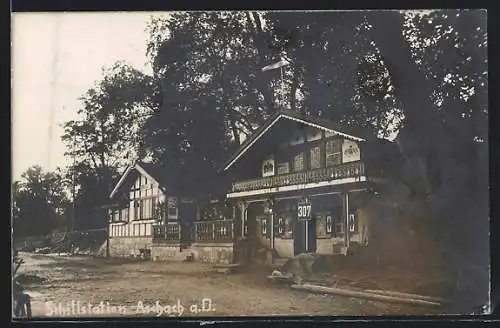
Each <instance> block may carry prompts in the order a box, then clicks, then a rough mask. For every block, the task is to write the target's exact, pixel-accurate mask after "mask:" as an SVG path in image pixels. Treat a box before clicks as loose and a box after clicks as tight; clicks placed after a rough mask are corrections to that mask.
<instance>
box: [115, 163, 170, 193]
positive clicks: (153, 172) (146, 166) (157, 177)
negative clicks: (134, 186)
mask: <svg viewBox="0 0 500 328" xmlns="http://www.w3.org/2000/svg"><path fill="white" fill-rule="evenodd" d="M134 170H137V171H138V172H139V173H140V174H142V175H145V176H146V177H147V178H148V179H150V180H153V181H155V182H156V183H158V185H159V186H160V188H161V187H163V186H164V185H165V181H163V179H162V175H161V172H160V170H159V169H158V167H157V166H156V165H154V164H152V163H144V162H140V161H137V162H136V163H134V164H133V165H131V166H129V167H128V168H127V169H126V170H125V172H124V173H123V174H122V176H121V177H120V180H118V183H117V184H116V185H115V187H114V188H113V191H111V194H110V195H109V198H113V197H114V196H115V194H116V193H117V192H118V190H119V189H120V187H121V186H122V185H123V183H124V182H125V181H126V179H127V177H128V175H129V174H130V173H131V172H132V171H134Z"/></svg>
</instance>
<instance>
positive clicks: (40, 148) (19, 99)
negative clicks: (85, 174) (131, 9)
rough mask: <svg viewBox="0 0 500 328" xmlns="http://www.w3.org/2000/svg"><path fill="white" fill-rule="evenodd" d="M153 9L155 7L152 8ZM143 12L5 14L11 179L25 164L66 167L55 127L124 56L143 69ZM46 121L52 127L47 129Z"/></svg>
mask: <svg viewBox="0 0 500 328" xmlns="http://www.w3.org/2000/svg"><path fill="white" fill-rule="evenodd" d="M155 15H159V13H155ZM150 16H151V13H16V14H13V18H12V63H13V64H12V65H13V67H12V99H13V102H12V133H13V136H12V137H13V138H12V139H13V140H12V152H13V153H12V168H13V172H12V174H13V178H14V179H17V178H19V177H20V175H21V173H22V172H23V171H25V170H26V169H27V168H28V167H30V166H31V165H35V164H38V165H40V166H42V168H44V169H46V170H54V169H55V168H56V167H58V166H59V167H64V166H66V161H67V159H65V158H64V155H63V154H64V151H65V149H64V145H63V144H62V142H61V140H60V137H61V134H62V128H61V127H60V125H61V124H62V123H63V122H65V121H67V120H70V119H73V118H75V116H76V111H77V110H78V107H79V101H78V98H79V97H80V96H81V95H83V93H84V92H85V91H86V90H87V89H88V88H90V87H91V86H92V85H93V83H94V82H95V81H96V80H98V79H100V78H101V77H102V71H101V69H102V67H103V66H110V65H111V64H113V63H114V62H115V61H117V60H124V61H126V62H127V63H129V64H131V65H133V66H134V67H135V68H137V69H140V70H142V71H144V72H146V73H151V69H150V66H149V65H147V64H146V62H147V60H146V55H145V53H146V39H147V34H146V32H145V27H146V24H147V22H148V21H149V19H150ZM51 127H52V129H51Z"/></svg>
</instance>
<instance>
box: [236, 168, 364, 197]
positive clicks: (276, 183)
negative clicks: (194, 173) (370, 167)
mask: <svg viewBox="0 0 500 328" xmlns="http://www.w3.org/2000/svg"><path fill="white" fill-rule="evenodd" d="M364 174H365V165H364V163H362V162H352V163H345V164H340V165H337V166H333V167H326V168H321V169H316V170H311V171H304V172H294V173H288V174H281V175H275V176H272V177H266V178H260V179H252V180H245V181H237V182H235V183H233V192H238V191H249V190H258V189H266V188H275V187H284V186H290V185H296V184H305V183H314V182H321V181H330V180H336V179H343V178H353V177H359V176H363V175H364Z"/></svg>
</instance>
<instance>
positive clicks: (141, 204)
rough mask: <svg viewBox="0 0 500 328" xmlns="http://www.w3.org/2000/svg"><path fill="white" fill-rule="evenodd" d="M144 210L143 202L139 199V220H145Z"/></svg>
mask: <svg viewBox="0 0 500 328" xmlns="http://www.w3.org/2000/svg"><path fill="white" fill-rule="evenodd" d="M145 209H146V206H145V200H144V199H141V201H140V202H139V217H140V220H144V219H145V218H146V213H145V211H144V210H145Z"/></svg>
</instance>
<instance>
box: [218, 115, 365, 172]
mask: <svg viewBox="0 0 500 328" xmlns="http://www.w3.org/2000/svg"><path fill="white" fill-rule="evenodd" d="M282 118H285V119H289V120H292V121H295V122H299V123H302V124H305V125H308V126H311V127H314V128H317V129H320V130H322V131H326V132H329V133H332V134H333V135H340V136H343V137H344V138H347V139H351V140H354V141H365V139H363V138H360V137H356V136H353V135H350V134H347V133H343V132H340V131H337V130H334V129H332V128H329V127H327V126H324V125H320V124H316V123H314V122H311V121H308V120H306V119H302V118H298V117H294V116H292V115H289V114H286V113H280V114H279V115H277V116H276V118H274V119H273V120H272V121H270V123H268V125H267V126H266V127H265V128H263V129H262V131H260V132H257V133H256V134H255V135H253V136H252V137H251V139H250V141H249V142H248V143H247V144H246V145H244V146H242V147H241V148H240V149H239V150H238V152H237V153H236V155H235V156H233V158H232V159H231V160H230V161H229V162H228V163H227V164H226V165H225V166H224V168H223V171H227V170H228V169H229V168H230V167H231V166H232V165H233V164H234V163H235V162H236V161H237V160H238V159H239V158H240V157H241V156H243V154H245V153H246V152H247V151H248V149H250V148H251V147H252V146H253V145H254V144H255V143H256V142H257V141H258V140H259V139H260V138H261V137H262V136H263V135H264V134H266V133H267V131H269V130H270V129H271V128H272V127H273V126H274V125H275V124H276V122H278V121H279V120H280V119H282Z"/></svg>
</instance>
